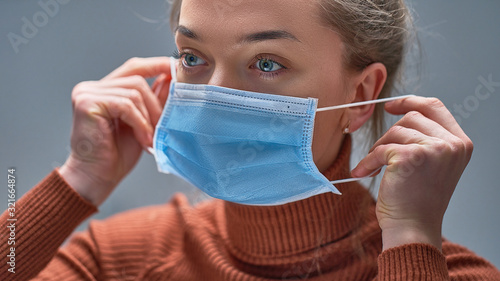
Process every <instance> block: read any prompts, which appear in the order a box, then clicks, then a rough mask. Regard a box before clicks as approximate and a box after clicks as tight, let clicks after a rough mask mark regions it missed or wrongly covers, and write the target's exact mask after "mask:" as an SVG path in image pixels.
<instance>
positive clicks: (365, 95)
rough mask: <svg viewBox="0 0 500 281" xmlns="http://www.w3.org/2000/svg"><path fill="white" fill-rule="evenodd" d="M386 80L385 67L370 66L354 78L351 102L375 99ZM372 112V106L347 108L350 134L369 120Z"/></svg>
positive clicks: (378, 65) (379, 65) (380, 65)
mask: <svg viewBox="0 0 500 281" xmlns="http://www.w3.org/2000/svg"><path fill="white" fill-rule="evenodd" d="M386 80H387V69H386V68H385V66H384V65H383V64H382V63H379V62H376V63H372V64H370V65H369V66H367V67H366V68H365V69H364V70H363V71H362V72H361V73H360V74H359V76H358V77H357V78H355V85H354V88H355V96H354V100H353V101H352V102H361V101H368V100H374V99H377V98H378V95H379V94H380V91H382V88H383V87H384V84H385V81H386ZM374 110H375V105H374V104H371V105H364V106H357V107H351V108H348V109H347V114H348V116H349V120H350V121H351V123H350V127H349V130H350V132H354V131H356V130H358V129H359V128H360V127H361V126H363V124H365V123H366V121H368V119H370V117H371V116H372V114H373V111H374Z"/></svg>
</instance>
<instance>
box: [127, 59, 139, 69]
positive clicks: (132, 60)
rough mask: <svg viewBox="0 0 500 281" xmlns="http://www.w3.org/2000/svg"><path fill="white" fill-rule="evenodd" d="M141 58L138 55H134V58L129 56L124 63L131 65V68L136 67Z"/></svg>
mask: <svg viewBox="0 0 500 281" xmlns="http://www.w3.org/2000/svg"><path fill="white" fill-rule="evenodd" d="M140 60H141V58H138V57H132V58H129V59H128V60H127V61H126V62H125V63H124V65H125V66H127V67H130V68H134V67H135V66H137V65H138V64H139V62H140Z"/></svg>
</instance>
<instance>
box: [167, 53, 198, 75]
mask: <svg viewBox="0 0 500 281" xmlns="http://www.w3.org/2000/svg"><path fill="white" fill-rule="evenodd" d="M185 55H192V56H196V55H195V54H194V53H193V52H188V51H179V50H175V51H174V52H173V53H172V57H173V58H175V59H178V60H180V59H181V58H182V57H184V56H185ZM180 68H181V69H182V71H184V72H186V74H191V73H193V71H194V70H193V69H192V68H190V67H186V66H185V65H184V64H183V63H181V64H180Z"/></svg>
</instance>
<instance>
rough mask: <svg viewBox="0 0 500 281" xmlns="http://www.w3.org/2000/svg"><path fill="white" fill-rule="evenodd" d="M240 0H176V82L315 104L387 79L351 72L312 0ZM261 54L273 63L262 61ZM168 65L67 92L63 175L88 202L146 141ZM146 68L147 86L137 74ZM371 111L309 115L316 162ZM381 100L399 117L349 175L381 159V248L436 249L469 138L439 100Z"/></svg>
mask: <svg viewBox="0 0 500 281" xmlns="http://www.w3.org/2000/svg"><path fill="white" fill-rule="evenodd" d="M240 2H241V3H239V4H238V5H233V6H226V7H225V9H223V10H221V8H220V7H218V6H217V5H214V3H213V2H212V1H206V0H184V1H183V4H182V8H181V17H180V22H179V25H180V26H181V28H178V29H177V31H176V33H175V40H176V44H177V47H178V49H179V51H180V52H181V57H180V62H179V64H178V65H177V66H175V67H177V69H178V77H177V78H178V80H179V81H180V82H188V83H203V84H212V85H218V86H224V87H230V88H237V89H242V90H247V91H255V92H265V93H270V94H281V95H289V96H296V97H304V98H306V97H314V98H317V99H318V100H319V105H318V107H320V108H321V107H326V106H331V105H337V104H344V103H350V102H357V101H364V100H372V99H375V98H377V96H378V94H379V93H380V90H381V88H382V86H383V84H384V83H385V80H386V78H387V73H386V69H385V67H384V65H383V64H382V63H374V64H372V65H370V66H368V67H367V68H365V69H364V70H362V71H358V72H353V71H348V70H347V68H346V67H345V66H344V65H343V63H342V57H341V56H342V54H343V50H344V45H343V43H342V41H341V40H340V38H339V36H338V34H336V33H335V32H333V31H332V30H330V29H328V28H326V27H323V26H322V25H321V23H320V20H319V18H318V17H317V15H318V13H317V12H318V10H317V9H318V7H317V6H316V5H315V4H314V2H313V1H300V0H286V1H285V0H281V1H279V0H276V1H267V0H255V1H251V2H250V1H240ZM269 31H275V32H273V33H269ZM276 31H278V32H276ZM266 32H267V33H266ZM190 59H194V60H195V62H196V63H194V64H193V63H192V62H191V63H190ZM266 60H267V61H266ZM270 60H271V61H273V62H272V64H271V65H274V66H273V67H271V68H268V69H265V68H262V64H261V63H263V62H267V63H268V64H267V65H268V66H269V62H270ZM259 66H260V67H259ZM170 67H171V66H170V65H169V61H168V59H167V58H165V57H160V58H147V59H139V58H135V59H131V60H129V61H128V62H126V63H125V64H124V65H122V66H120V67H119V68H118V69H116V70H115V71H113V72H112V73H110V74H109V75H108V76H106V77H104V78H103V79H102V80H100V81H87V82H82V83H80V84H78V85H77V86H76V87H75V89H74V90H73V94H72V97H73V106H74V111H75V114H74V123H73V133H72V139H71V143H72V150H73V151H72V153H71V155H70V157H69V158H68V160H67V161H66V163H65V164H64V165H63V166H62V167H61V168H60V173H61V175H62V176H63V177H64V178H65V179H66V180H67V181H68V183H69V184H70V185H71V186H72V187H73V188H74V189H75V190H76V191H77V192H79V193H80V194H81V195H82V196H83V197H84V198H86V199H87V200H89V201H90V202H92V203H93V204H95V205H96V206H99V205H100V204H101V203H102V202H103V201H104V200H105V199H106V198H107V196H109V194H110V193H111V192H112V190H113V189H114V188H115V187H116V185H117V184H118V183H119V182H120V181H121V179H123V177H125V175H126V174H127V173H128V172H130V170H131V169H132V168H133V167H134V165H135V164H136V162H137V160H138V158H139V156H140V153H141V151H142V149H143V148H144V147H149V146H151V143H152V132H153V128H154V126H155V125H156V123H157V121H158V118H159V116H160V114H161V110H162V108H163V105H164V103H165V100H166V98H167V95H168V85H169V82H170V77H169V75H168V74H165V73H169V72H170V71H169V70H170ZM281 67H283V68H281ZM155 76H158V78H157V80H156V82H155V84H154V85H153V87H152V89H151V88H150V87H149V86H148V85H147V83H146V81H145V78H147V77H155ZM373 109H374V106H373V105H371V106H362V107H356V108H349V109H343V110H335V111H327V112H321V113H318V114H317V116H316V120H315V130H314V137H313V156H314V161H315V163H316V165H317V167H318V169H319V170H320V171H324V170H325V169H326V168H328V167H329V166H330V165H331V164H332V163H333V161H334V160H335V158H336V157H337V154H338V152H339V149H340V146H341V143H342V140H343V138H344V136H343V134H342V130H343V128H344V126H345V125H346V124H347V123H348V122H350V129H351V131H355V130H357V129H358V128H359V127H361V126H362V125H363V124H364V123H365V122H366V121H367V120H368V119H369V117H370V116H371V114H372V113H373ZM386 110H387V112H389V113H391V114H398V115H404V117H403V118H402V119H401V120H400V121H399V122H398V123H397V124H396V125H395V126H394V127H392V128H391V129H390V130H389V131H388V132H387V133H386V134H385V135H384V136H383V137H382V138H381V139H379V140H378V141H377V143H376V144H375V145H374V146H373V148H372V149H371V151H370V153H369V154H368V155H367V156H366V157H365V158H364V159H363V160H362V161H361V162H360V163H359V165H358V166H357V167H356V168H355V169H354V170H353V171H352V175H353V176H354V177H363V176H367V175H369V174H370V173H372V172H373V171H375V170H377V169H379V168H380V167H382V166H384V165H387V169H386V171H385V173H384V175H383V179H382V183H381V187H380V191H379V197H378V200H377V207H376V213H377V218H378V220H379V225H380V227H381V229H382V239H383V249H384V250H385V249H388V248H391V247H396V246H399V245H403V244H407V243H418V242H420V243H428V244H431V245H434V246H435V247H437V248H438V249H441V226H442V218H443V215H444V212H445V211H446V208H447V206H448V203H449V200H450V198H451V196H452V194H453V191H454V189H455V186H456V184H457V182H458V180H459V178H460V176H461V174H462V172H463V170H464V169H465V167H466V165H467V163H468V161H469V159H470V157H471V153H472V148H473V147H472V142H471V141H470V139H469V138H468V137H467V136H466V135H465V133H464V132H463V131H462V129H461V128H460V127H459V125H458V124H457V123H456V121H455V120H454V119H453V116H452V115H451V114H450V112H449V111H448V110H447V109H446V107H445V106H444V105H443V104H442V103H441V102H440V101H439V100H438V99H435V98H423V97H413V98H408V99H405V100H400V101H394V102H391V103H387V104H386ZM110 124H111V125H117V126H110ZM117 128H118V130H117ZM95 131H97V132H101V133H100V134H97V135H98V137H95V134H92V133H90V134H89V132H95ZM89 136H90V137H89ZM92 136H94V137H92ZM82 144H87V146H90V148H91V149H90V150H89V149H84V148H88V147H86V146H85V145H82Z"/></svg>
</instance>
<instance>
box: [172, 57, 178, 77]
mask: <svg viewBox="0 0 500 281" xmlns="http://www.w3.org/2000/svg"><path fill="white" fill-rule="evenodd" d="M176 66H177V59H176V58H174V57H170V75H172V82H176V81H177V69H176Z"/></svg>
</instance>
